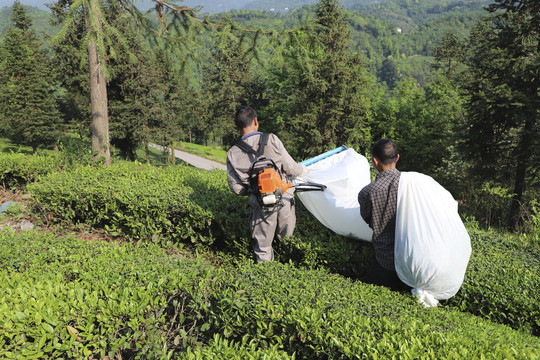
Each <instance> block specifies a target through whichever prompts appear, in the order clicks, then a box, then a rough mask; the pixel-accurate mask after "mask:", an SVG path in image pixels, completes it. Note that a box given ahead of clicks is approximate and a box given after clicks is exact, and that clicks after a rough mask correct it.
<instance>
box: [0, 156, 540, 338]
mask: <svg viewBox="0 0 540 360" xmlns="http://www.w3.org/2000/svg"><path fill="white" fill-rule="evenodd" d="M10 156H12V155H10ZM13 156H15V155H13ZM31 159H32V157H30V158H28V157H24V156H19V159H18V161H19V162H20V163H22V164H24V167H23V166H21V167H22V168H24V169H25V170H26V171H27V172H28V174H29V175H28V179H29V180H31V179H33V178H36V175H35V174H36V173H37V172H39V171H40V170H41V169H42V167H41V165H40V163H39V162H37V161H36V163H37V164H38V165H37V166H36V167H35V168H33V167H32V166H31V165H29V163H31V162H32V160H31ZM40 161H42V160H40ZM50 161H51V162H52V163H54V162H55V161H57V160H55V159H54V158H51V160H50ZM16 162H17V161H12V163H16ZM53 165H54V164H53ZM53 165H51V166H48V167H43V168H45V169H58V168H59V165H58V164H56V165H54V166H53ZM0 166H1V165H0ZM28 169H30V170H28ZM2 170H3V171H2V172H1V174H9V170H8V169H2ZM23 172H24V171H19V173H23ZM44 173H50V175H44V176H41V177H38V181H36V182H33V183H32V184H30V185H28V186H27V190H28V191H29V192H30V193H31V194H32V195H33V197H34V200H35V205H36V206H35V211H36V213H40V214H52V215H53V216H54V218H55V219H56V220H57V221H60V222H68V223H83V224H87V225H90V226H93V227H96V228H103V229H105V230H107V231H108V232H109V233H110V234H118V235H122V236H124V237H127V238H128V239H132V240H133V241H139V242H148V241H150V240H153V242H156V243H161V244H184V243H190V244H194V245H196V246H204V247H205V248H212V249H217V250H219V251H220V252H222V253H228V254H231V255H232V257H233V258H236V259H240V258H246V257H249V256H250V255H251V241H250V239H249V231H248V228H247V223H246V212H247V208H246V201H245V199H244V198H241V197H237V196H234V195H233V194H231V193H230V191H229V190H228V188H227V185H226V179H225V174H224V173H223V172H221V171H213V172H207V171H202V170H197V169H193V168H190V167H182V166H178V167H167V168H157V167H153V166H147V165H141V164H134V163H118V164H115V165H114V166H112V167H107V168H106V167H97V168H96V167H92V166H81V167H76V168H74V169H72V170H70V171H52V170H51V171H44ZM4 176H5V175H4ZM21 178H24V176H21ZM21 184H22V185H24V182H23V183H21ZM298 205H299V206H298V209H297V213H298V224H297V229H296V231H295V236H294V237H292V238H290V239H286V240H284V241H282V242H280V243H277V244H276V251H277V253H278V258H279V260H280V261H281V262H288V261H292V262H293V263H295V264H296V265H301V266H306V267H309V268H325V269H327V270H328V271H330V272H333V273H339V274H342V275H347V276H349V277H352V278H357V279H362V277H363V272H364V269H365V268H366V267H367V265H368V264H369V261H370V256H371V255H372V250H371V247H370V246H366V245H365V244H364V243H362V242H360V241H356V240H350V239H346V238H343V237H341V236H338V235H336V234H334V233H332V232H331V231H329V230H328V229H326V228H324V227H323V226H322V225H321V224H320V223H318V221H316V220H315V219H314V218H313V217H312V216H311V215H310V214H309V213H308V212H307V211H306V210H305V209H304V208H303V207H302V206H301V204H298ZM471 225H472V226H471ZM469 232H470V234H471V242H472V246H473V253H472V257H471V260H470V263H469V267H468V270H467V274H466V278H465V281H464V284H463V286H462V289H461V290H460V292H458V294H457V295H456V296H455V297H454V298H452V299H450V300H449V301H446V302H443V306H444V307H448V308H451V309H454V308H455V309H459V310H461V311H466V312H469V313H472V314H476V315H480V316H482V317H484V318H486V319H489V320H491V321H494V322H498V323H502V324H508V325H510V326H512V327H513V328H515V329H519V330H521V331H522V332H524V333H528V334H533V335H536V336H538V335H540V301H539V299H540V275H539V274H540V256H539V250H538V248H534V247H532V246H527V245H523V244H520V243H519V242H518V241H517V240H515V239H513V238H512V237H510V236H503V235H498V234H496V233H493V232H491V233H485V232H482V231H481V230H479V229H478V228H476V227H475V226H474V223H472V224H469ZM218 342H219V341H218Z"/></svg>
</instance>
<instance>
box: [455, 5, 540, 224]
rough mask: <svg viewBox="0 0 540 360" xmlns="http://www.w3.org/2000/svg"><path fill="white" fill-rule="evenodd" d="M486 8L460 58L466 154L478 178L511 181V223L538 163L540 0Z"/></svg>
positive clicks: (539, 123) (518, 210)
mask: <svg viewBox="0 0 540 360" xmlns="http://www.w3.org/2000/svg"><path fill="white" fill-rule="evenodd" d="M489 11H490V12H491V15H490V16H489V17H488V18H487V19H485V20H484V21H483V22H481V23H480V24H479V25H478V26H477V28H476V29H475V30H474V31H473V33H472V35H471V39H470V46H469V49H468V51H469V56H468V57H467V61H466V65H468V67H469V76H468V77H465V79H466V80H468V82H466V83H465V84H464V86H465V87H466V89H467V92H468V95H469V96H470V101H469V102H468V110H469V113H470V118H469V121H470V122H469V124H468V128H469V138H468V145H469V154H470V159H471V161H472V162H473V165H474V167H475V169H476V170H477V175H478V176H479V177H480V178H481V179H490V180H494V179H498V180H499V181H500V182H501V183H502V184H508V182H509V181H512V182H513V191H512V192H513V200H512V206H511V210H510V224H511V226H513V227H516V226H517V225H518V223H519V219H520V216H521V214H520V209H521V206H522V204H523V200H524V194H525V191H526V190H527V187H528V186H529V187H530V186H531V185H534V183H535V180H534V178H535V174H536V175H537V174H538V168H539V167H540V166H539V165H540V163H539V158H538V153H537V152H535V151H534V149H536V148H537V147H538V146H539V145H540V132H539V131H538V129H539V127H540V113H539V109H540V97H539V96H538V94H539V91H540V66H539V65H538V64H539V63H540V62H539V56H540V54H539V49H540V46H539V44H540V42H539V35H538V34H539V33H540V21H539V20H540V2H538V1H537V0H520V1H516V0H495V1H494V3H493V4H492V5H491V6H490V7H489ZM536 186H537V188H536V191H538V183H536ZM531 190H533V189H531Z"/></svg>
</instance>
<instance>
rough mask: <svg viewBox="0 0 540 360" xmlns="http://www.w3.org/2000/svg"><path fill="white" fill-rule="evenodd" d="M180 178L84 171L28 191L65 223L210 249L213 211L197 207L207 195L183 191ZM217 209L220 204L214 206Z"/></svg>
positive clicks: (163, 173)
mask: <svg viewBox="0 0 540 360" xmlns="http://www.w3.org/2000/svg"><path fill="white" fill-rule="evenodd" d="M182 173H183V170H182V167H178V168H167V169H159V168H155V167H152V166H143V165H140V164H136V163H135V164H132V163H131V164H130V163H119V164H118V165H115V166H112V167H107V168H103V167H97V168H96V167H94V166H83V167H77V168H75V169H74V170H73V171H70V172H63V173H60V174H55V175H54V176H49V177H46V178H43V179H41V181H40V182H39V183H37V184H34V185H33V186H30V187H29V188H28V189H29V191H30V193H31V194H32V195H33V196H34V198H35V200H36V202H37V203H38V204H39V207H40V208H41V209H42V210H43V211H46V212H51V213H52V214H53V215H54V216H55V217H57V218H59V219H62V220H65V221H68V222H72V223H75V224H78V223H86V224H89V225H91V226H94V227H98V228H104V229H105V230H107V232H108V233H110V234H112V235H122V236H126V237H128V238H130V239H135V240H139V239H144V240H150V239H154V240H155V241H157V240H163V241H164V242H168V241H175V242H176V241H180V240H182V241H187V242H193V243H203V244H204V243H206V244H212V243H213V242H214V241H215V237H214V236H213V235H212V234H213V231H215V229H214V227H215V226H217V225H216V224H215V217H214V214H213V212H212V211H215V210H216V209H214V208H208V207H207V205H209V204H211V202H210V201H207V202H203V203H201V202H200V201H199V202H198V201H197V200H198V199H200V198H201V197H204V196H207V195H211V194H210V193H197V191H196V189H194V188H192V187H189V186H186V185H185V183H186V180H185V179H183V177H182ZM217 195H219V194H217ZM217 199H218V197H217V196H216V197H215V198H214V200H217ZM219 205H224V204H222V203H217V202H216V203H215V205H214V206H219ZM229 206H230V205H229ZM235 233H239V232H238V231H236V232H235Z"/></svg>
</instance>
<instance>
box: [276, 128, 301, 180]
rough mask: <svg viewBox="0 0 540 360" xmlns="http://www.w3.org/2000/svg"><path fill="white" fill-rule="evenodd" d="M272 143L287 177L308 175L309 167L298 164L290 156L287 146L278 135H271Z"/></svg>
mask: <svg viewBox="0 0 540 360" xmlns="http://www.w3.org/2000/svg"><path fill="white" fill-rule="evenodd" d="M271 141H272V142H273V145H274V149H275V150H274V151H275V152H276V155H277V156H279V157H280V158H281V161H282V168H283V172H284V173H285V174H286V175H288V176H291V177H297V176H304V175H306V174H307V173H308V168H307V166H304V165H301V164H298V163H297V162H296V161H294V159H293V158H292V156H291V155H289V153H288V152H287V150H286V149H285V146H284V145H283V143H282V142H281V140H279V138H278V137H277V136H276V135H274V134H272V135H271Z"/></svg>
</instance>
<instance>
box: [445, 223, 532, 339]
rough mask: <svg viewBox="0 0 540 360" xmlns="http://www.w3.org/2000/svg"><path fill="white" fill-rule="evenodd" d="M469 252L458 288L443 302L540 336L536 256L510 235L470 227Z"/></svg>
mask: <svg viewBox="0 0 540 360" xmlns="http://www.w3.org/2000/svg"><path fill="white" fill-rule="evenodd" d="M469 233H470V235H471V245H472V255H471V259H470V261H469V266H468V268H467V272H466V273H465V280H464V282H463V285H462V287H461V289H460V291H459V292H458V293H457V294H456V296H455V297H453V298H451V299H450V300H448V301H447V302H446V303H447V304H448V305H450V306H453V307H457V308H458V309H460V310H462V311H467V312H470V313H472V314H476V315H480V316H482V317H484V318H487V319H490V320H492V321H495V322H498V323H502V324H508V325H510V326H511V327H513V328H514V329H519V330H521V331H524V332H527V333H531V334H534V335H536V336H540V301H539V299H540V275H539V274H540V256H539V252H538V248H534V247H527V246H524V245H523V244H521V243H519V242H518V241H517V240H516V239H515V237H513V236H511V235H506V236H504V235H501V234H499V233H495V232H485V231H481V230H478V229H470V230H469Z"/></svg>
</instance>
